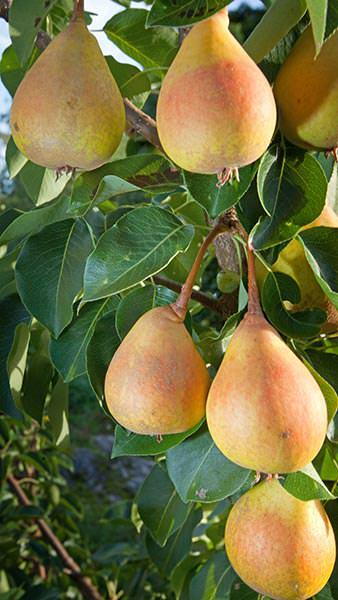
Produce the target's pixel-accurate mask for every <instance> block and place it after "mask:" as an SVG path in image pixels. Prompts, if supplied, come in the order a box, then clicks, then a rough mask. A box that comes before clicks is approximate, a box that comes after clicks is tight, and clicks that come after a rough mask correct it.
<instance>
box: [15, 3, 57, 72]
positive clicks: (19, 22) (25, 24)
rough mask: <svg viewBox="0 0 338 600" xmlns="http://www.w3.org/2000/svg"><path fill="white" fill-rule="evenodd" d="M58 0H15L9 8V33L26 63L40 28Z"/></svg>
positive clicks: (21, 59) (20, 56) (18, 53)
mask: <svg viewBox="0 0 338 600" xmlns="http://www.w3.org/2000/svg"><path fill="white" fill-rule="evenodd" d="M56 2H57V0H49V1H48V2H46V0H30V1H29V3H27V2H26V0H13V2H12V3H11V5H10V9H9V33H10V36H11V39H12V43H13V47H14V50H15V52H16V54H17V56H18V58H19V60H20V63H21V64H22V65H24V64H25V63H26V62H27V60H28V59H29V57H30V54H31V52H32V49H33V45H34V41H35V37H36V34H37V32H38V30H39V29H40V28H41V25H42V23H43V20H44V19H45V18H46V16H47V15H48V13H49V11H50V10H51V9H52V8H53V5H54V4H56Z"/></svg>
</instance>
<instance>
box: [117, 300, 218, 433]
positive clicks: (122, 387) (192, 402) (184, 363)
mask: <svg viewBox="0 0 338 600" xmlns="http://www.w3.org/2000/svg"><path fill="white" fill-rule="evenodd" d="M209 385H210V380H209V374H208V371H207V368H206V366H205V364H204V362H203V360H202V358H201V356H200V355H199V353H198V351H197V349H196V348H195V346H194V343H193V341H192V339H191V337H190V335H189V333H188V332H187V330H186V328H185V326H184V324H183V322H182V319H181V318H179V317H178V316H177V314H176V313H175V312H174V310H173V309H172V308H171V306H164V307H157V308H153V309H152V310H150V311H149V312H147V313H145V314H144V315H142V317H140V319H138V321H137V322H136V323H135V325H134V326H133V327H132V329H131V330H130V331H129V333H128V334H127V336H126V337H125V338H124V340H123V341H122V343H121V345H120V346H119V348H118V350H117V351H116V352H115V354H114V356H113V358H112V361H111V363H110V365H109V368H108V371H107V374H106V379H105V398H106V403H107V406H108V409H109V411H110V412H111V414H112V416H113V417H114V419H116V421H117V422H118V423H120V424H121V425H123V426H124V427H126V428H127V429H129V430H130V431H134V432H135V433H140V434H152V435H164V434H170V433H180V432H183V431H186V430H187V429H190V428H191V427H193V426H194V425H196V424H197V423H198V422H199V421H200V420H201V419H202V418H203V417H204V415H205V403H206V397H207V393H208V389H209Z"/></svg>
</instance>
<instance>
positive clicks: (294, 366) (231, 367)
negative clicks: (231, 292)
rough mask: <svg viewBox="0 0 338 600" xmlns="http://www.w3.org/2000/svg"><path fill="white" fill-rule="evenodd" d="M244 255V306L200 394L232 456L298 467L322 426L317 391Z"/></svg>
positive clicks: (265, 468) (315, 446) (275, 467)
mask: <svg viewBox="0 0 338 600" xmlns="http://www.w3.org/2000/svg"><path fill="white" fill-rule="evenodd" d="M248 258H249V263H248V264H249V306H248V312H247V313H246V315H245V317H244V318H243V320H242V322H241V323H240V325H239V327H238V328H237V329H236V331H235V333H234V335H233V337H232V339H231V341H230V343H229V346H228V348H227V350H226V353H225V356H224V358H223V361H222V363H221V366H220V368H219V370H218V372H217V374H216V377H215V379H214V380H213V383H212V385H211V388H210V392H209V395H208V400H207V422H208V426H209V430H210V433H211V436H212V438H213V440H214V442H215V444H216V446H218V448H219V449H220V450H221V451H222V452H223V454H225V456H226V457H227V458H229V459H230V460H232V461H233V462H235V463H237V464H239V465H241V466H243V467H246V468H248V469H255V470H257V471H262V472H265V473H280V472H281V473H283V472H292V471H297V470H298V469H301V468H302V467H304V466H305V465H306V464H308V463H309V462H311V460H312V459H313V458H314V457H315V456H316V454H317V453H318V451H319V449H320V447H321V446H322V444H323V442H324V439H325V435H326V430H327V426H328V416H327V408H326V403H325V399H324V396H323V394H322V392H321V390H320V388H319V386H318V384H317V382H316V381H315V379H314V378H313V376H312V375H311V373H310V372H309V371H308V369H307V368H306V367H305V365H304V364H303V363H302V362H301V360H300V359H299V358H298V357H297V356H296V355H295V354H294V353H293V352H292V351H291V350H290V348H289V347H288V346H287V345H286V344H285V342H284V341H283V340H282V338H281V337H280V335H279V334H278V333H277V331H276V330H275V329H274V328H273V327H272V326H271V325H270V324H269V323H268V322H267V320H266V319H265V317H264V315H263V312H262V310H261V307H260V304H259V294H258V288H257V284H256V280H255V272H254V258H253V254H252V252H251V250H250V251H249V252H248Z"/></svg>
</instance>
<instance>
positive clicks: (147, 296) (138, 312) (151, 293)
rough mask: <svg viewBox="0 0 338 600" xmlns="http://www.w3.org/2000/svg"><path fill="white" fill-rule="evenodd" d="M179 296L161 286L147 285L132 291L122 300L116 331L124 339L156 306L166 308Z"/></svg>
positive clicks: (117, 312)
mask: <svg viewBox="0 0 338 600" xmlns="http://www.w3.org/2000/svg"><path fill="white" fill-rule="evenodd" d="M176 297H177V294H176V293H175V292H172V291H171V290H168V289H167V288H164V287H162V286H160V285H158V286H152V285H146V286H144V287H142V288H138V289H136V290H132V291H131V292H129V294H127V295H126V296H125V297H124V298H122V300H121V302H120V304H119V306H118V309H117V311H116V329H117V331H118V334H119V336H120V338H121V339H122V338H124V336H125V335H127V333H128V331H129V330H130V329H131V328H132V326H133V325H135V323H136V321H137V320H138V319H139V318H140V317H141V316H142V315H144V313H146V312H147V311H148V310H151V309H152V308H154V307H155V306H166V305H167V304H170V303H171V302H174V300H175V299H176Z"/></svg>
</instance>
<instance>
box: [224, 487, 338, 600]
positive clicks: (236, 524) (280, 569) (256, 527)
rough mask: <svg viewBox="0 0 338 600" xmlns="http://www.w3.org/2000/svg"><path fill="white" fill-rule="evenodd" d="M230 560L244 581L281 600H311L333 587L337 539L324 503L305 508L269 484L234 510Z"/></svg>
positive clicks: (229, 527) (229, 536) (251, 493)
mask: <svg viewBox="0 0 338 600" xmlns="http://www.w3.org/2000/svg"><path fill="white" fill-rule="evenodd" d="M225 548H226V552H227V555H228V557H229V560H230V562H231V564H232V566H233V568H234V569H235V571H236V572H237V574H238V575H239V576H240V577H241V579H243V581H244V582H245V583H246V584H248V585H249V586H250V587H252V588H253V589H254V590H256V591H257V592H259V593H260V594H262V595H264V596H268V597H269V598H273V599H275V600H305V599H306V598H310V597H312V596H314V595H315V594H317V593H318V592H319V591H320V590H321V589H322V588H323V587H324V585H325V584H326V583H327V581H328V579H329V577H330V575H331V573H332V570H333V566H334V562H335V555H336V547H335V538H334V533H333V530H332V526H331V523H330V521H329V518H328V516H327V514H326V512H325V510H324V508H323V506H322V505H321V503H320V502H319V501H318V500H310V501H308V502H304V501H302V500H299V499H298V498H295V497H294V496H291V494H289V493H288V492H287V491H286V490H285V489H284V488H283V487H282V486H281V484H280V483H279V482H278V481H277V480H275V479H272V480H270V481H268V480H265V481H264V482H263V483H260V484H258V485H257V486H255V487H254V488H252V489H251V490H249V491H248V492H246V493H245V494H244V495H243V496H241V498H240V499H239V500H237V502H236V503H235V505H234V506H233V508H232V510H231V512H230V515H229V517H228V520H227V523H226V528H225Z"/></svg>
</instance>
